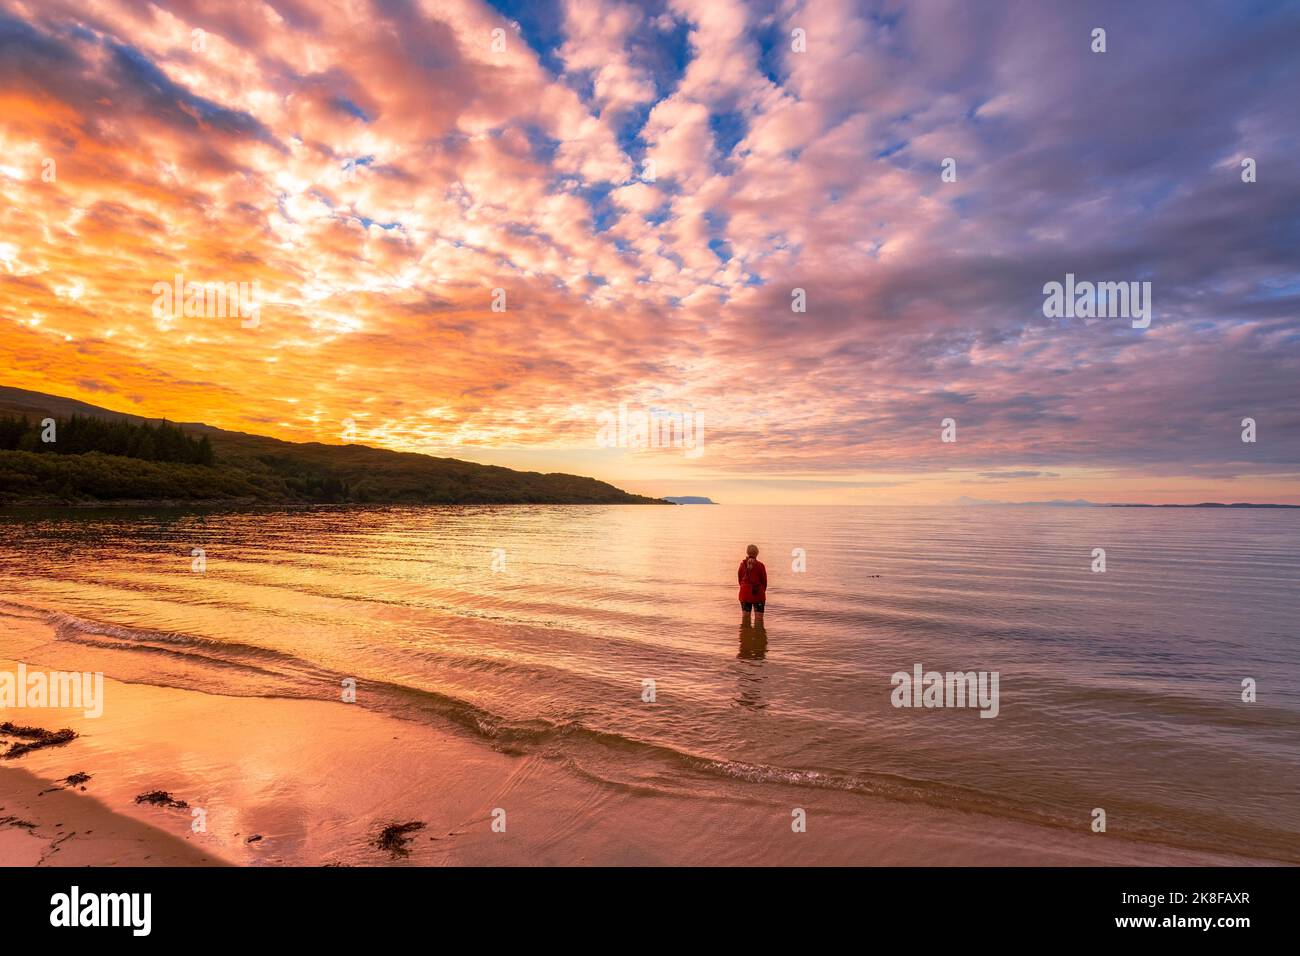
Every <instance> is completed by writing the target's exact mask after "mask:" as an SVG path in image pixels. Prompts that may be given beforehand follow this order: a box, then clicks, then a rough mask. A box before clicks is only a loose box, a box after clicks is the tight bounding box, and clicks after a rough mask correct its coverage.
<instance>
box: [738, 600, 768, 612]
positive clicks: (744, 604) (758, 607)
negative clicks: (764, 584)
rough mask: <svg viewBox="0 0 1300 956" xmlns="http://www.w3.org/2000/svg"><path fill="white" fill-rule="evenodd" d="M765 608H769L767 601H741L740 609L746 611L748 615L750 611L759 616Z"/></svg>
mask: <svg viewBox="0 0 1300 956" xmlns="http://www.w3.org/2000/svg"><path fill="white" fill-rule="evenodd" d="M765 607H767V602H766V601H741V602H740V609H741V610H742V611H744V612H745V613H746V614H748V613H749V612H750V611H757V612H758V613H759V614H762V613H763V608H765Z"/></svg>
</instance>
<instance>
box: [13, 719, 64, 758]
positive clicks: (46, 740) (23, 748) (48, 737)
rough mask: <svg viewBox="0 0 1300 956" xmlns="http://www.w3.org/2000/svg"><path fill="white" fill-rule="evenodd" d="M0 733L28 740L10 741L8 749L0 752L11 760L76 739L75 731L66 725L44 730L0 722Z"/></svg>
mask: <svg viewBox="0 0 1300 956" xmlns="http://www.w3.org/2000/svg"><path fill="white" fill-rule="evenodd" d="M0 734H5V735H6V736H9V737H25V738H26V739H27V740H29V741H30V743H11V744H10V745H9V749H8V750H6V751H5V752H4V753H3V754H0V757H2V758H4V759H5V760H13V759H14V758H15V757H21V756H22V755H23V754H26V753H31V752H32V751H33V750H40V749H41V748H42V747H58V746H60V745H61V744H66V743H68V742H69V741H71V740H76V739H77V733H76V731H74V730H70V729H69V728H67V727H64V728H63V729H62V730H46V729H45V728H44V727H19V726H17V725H16V724H11V723H9V721H5V722H4V723H3V724H0Z"/></svg>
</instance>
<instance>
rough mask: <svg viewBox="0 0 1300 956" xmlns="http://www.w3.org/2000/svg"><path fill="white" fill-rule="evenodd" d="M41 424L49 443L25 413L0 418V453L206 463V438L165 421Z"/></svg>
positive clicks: (81, 418) (80, 419)
mask: <svg viewBox="0 0 1300 956" xmlns="http://www.w3.org/2000/svg"><path fill="white" fill-rule="evenodd" d="M44 421H48V422H51V424H50V425H49V426H48V433H49V435H50V436H51V437H52V439H53V440H51V441H46V440H45V439H44V438H43V437H42V434H43V433H45V432H46V431H47V426H46V425H44V424H42V422H40V421H36V422H32V421H29V420H28V419H27V416H25V415H24V416H23V417H22V418H15V417H11V416H9V415H6V416H4V417H3V418H0V450H4V451H31V452H46V453H50V454H55V455H84V454H86V453H87V452H92V451H99V452H103V453H104V454H106V455H121V456H123V457H125V458H141V459H143V460H145V461H176V462H183V463H185V464H191V465H211V464H212V442H211V441H209V440H208V436H207V435H204V436H202V437H201V438H191V437H190V436H189V435H187V434H185V432H184V431H183V430H182V429H180V428H178V427H177V426H175V425H172V424H170V423H169V422H167V421H162V422H159V423H158V424H157V425H151V424H149V423H148V422H141V423H139V424H136V423H134V422H130V421H127V420H126V419H125V418H116V419H107V418H91V417H89V416H86V415H73V416H72V417H71V418H55V419H48V418H47V419H45V420H44Z"/></svg>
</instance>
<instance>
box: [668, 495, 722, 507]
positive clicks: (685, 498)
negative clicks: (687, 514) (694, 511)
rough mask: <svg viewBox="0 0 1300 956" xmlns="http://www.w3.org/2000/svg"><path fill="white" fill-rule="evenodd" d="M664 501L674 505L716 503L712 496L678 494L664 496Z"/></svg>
mask: <svg viewBox="0 0 1300 956" xmlns="http://www.w3.org/2000/svg"><path fill="white" fill-rule="evenodd" d="M664 501H667V502H670V503H671V504H675V505H716V504H717V502H716V501H714V500H713V499H712V498H701V497H700V496H699V495H678V496H676V497H672V498H664Z"/></svg>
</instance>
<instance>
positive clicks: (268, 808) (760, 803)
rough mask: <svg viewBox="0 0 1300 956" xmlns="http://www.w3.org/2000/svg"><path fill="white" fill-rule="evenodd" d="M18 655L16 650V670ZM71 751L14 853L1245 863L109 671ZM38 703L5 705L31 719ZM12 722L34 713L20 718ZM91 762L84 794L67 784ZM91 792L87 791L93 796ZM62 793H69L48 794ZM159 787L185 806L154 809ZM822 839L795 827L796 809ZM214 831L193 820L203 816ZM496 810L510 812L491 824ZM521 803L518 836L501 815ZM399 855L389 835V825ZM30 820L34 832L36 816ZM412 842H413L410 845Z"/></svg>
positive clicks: (1, 800) (45, 762)
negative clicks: (684, 773)
mask: <svg viewBox="0 0 1300 956" xmlns="http://www.w3.org/2000/svg"><path fill="white" fill-rule="evenodd" d="M0 666H7V667H11V668H12V667H13V666H14V662H11V661H5V662H0ZM105 686H106V695H107V697H108V699H109V700H110V701H111V702H112V706H110V707H108V708H106V710H105V713H104V715H103V716H102V717H100V718H97V719H88V718H85V717H84V716H82V715H81V714H80V713H76V712H70V711H61V710H45V711H43V712H41V713H40V721H39V723H40V724H42V725H43V726H46V727H47V728H54V727H65V726H66V727H70V728H71V729H73V730H75V731H76V732H77V733H78V735H79V736H78V737H77V738H76V739H75V740H73V741H71V742H70V743H67V744H63V745H60V746H55V747H49V748H45V749H41V750H37V751H34V752H31V753H28V754H25V755H23V756H21V757H19V758H17V759H12V760H4V761H2V762H0V818H3V821H4V822H3V824H0V863H3V864H4V865H7V866H31V865H38V866H82V865H96V866H120V865H158V866H166V865H220V864H236V865H311V866H315V865H350V866H367V865H393V864H396V865H456V864H472V865H505V866H510V865H540V864H567V865H575V864H577V865H581V864H612V865H663V864H683V863H684V864H715V865H744V864H757V865H780V864H791V865H801V864H802V865H807V864H813V865H819V864H820V865H836V864H845V865H848V864H856V865H990V864H993V865H1013V866H1014V865H1030V864H1032V865H1102V864H1118V865H1134V864H1144V865H1151V864H1191V865H1196V864H1207V865H1208V864H1226V863H1248V862H1251V861H1248V860H1238V859H1233V858H1230V857H1226V856H1214V855H1210V854H1203V853H1190V852H1183V851H1179V850H1172V849H1163V848H1158V847H1152V846H1150V845H1146V844H1141V843H1136V842H1128V841H1125V840H1123V839H1122V838H1115V837H1113V836H1110V835H1095V834H1089V833H1088V832H1087V829H1086V827H1085V826H1081V828H1080V832H1079V833H1077V834H1076V833H1067V832H1062V831H1060V830H1056V829H1051V828H1043V827H1035V826H1029V825H1024V824H1020V823H1015V822H1011V821H1004V820H997V819H993V818H981V817H979V816H978V815H974V814H969V813H963V812H952V811H943V810H938V809H934V808H927V807H919V806H915V805H907V804H903V803H899V802H895V801H891V800H883V799H882V800H867V799H864V798H863V797H862V796H861V795H845V794H837V793H834V792H833V791H826V792H822V793H817V794H815V795H813V799H812V800H810V799H809V797H810V795H809V793H808V792H807V791H802V792H796V791H795V790H794V789H793V788H787V787H782V786H779V785H765V784H740V783H735V782H732V783H729V784H727V785H725V786H720V787H719V789H718V791H717V792H715V793H712V794H708V795H699V794H690V795H687V794H678V793H673V792H672V789H671V783H670V782H666V783H665V786H664V787H663V788H662V789H660V790H658V791H653V790H646V789H641V790H636V789H631V788H626V787H621V786H614V785H610V784H608V783H604V782H601V781H596V780H592V779H590V778H587V777H584V776H582V775H579V774H576V773H574V772H572V771H571V770H570V769H568V768H567V767H566V766H565V762H564V761H563V760H553V759H548V758H547V757H544V756H537V755H526V756H516V755H510V754H507V753H503V752H498V751H497V750H494V749H493V748H491V747H490V746H487V745H485V744H483V743H481V742H479V741H476V740H471V739H468V738H467V737H465V736H464V735H462V734H460V733H458V732H455V731H452V730H448V731H447V732H440V731H438V730H436V729H432V728H429V727H427V726H424V725H419V724H416V723H413V722H410V721H404V720H398V719H394V718H390V717H386V716H383V715H377V714H374V713H370V712H367V711H365V710H363V709H361V708H360V707H357V706H354V705H348V704H344V703H341V702H340V703H338V704H332V703H328V702H322V701H301V700H283V699H254V698H236V697H223V696H219V695H210V694H203V693H196V692H192V691H181V690H175V689H171V688H159V687H149V686H143V685H133V684H124V683H120V682H117V681H112V680H108V681H106V684H105ZM34 713H36V712H35V711H22V712H15V711H13V710H10V711H8V712H0V720H15V716H16V715H17V716H19V717H21V719H22V720H24V721H26V722H28V723H33V722H34V721H32V719H31V718H32V715H33V714H34ZM15 722H16V723H17V722H19V721H18V720H15ZM74 773H82V774H89V775H90V779H89V780H88V781H86V782H85V783H84V784H82V785H81V786H73V787H67V786H65V785H61V784H60V781H63V780H65V779H66V778H67V777H68V776H70V775H72V774H74ZM83 787H84V789H83ZM51 788H60V789H51ZM157 790H162V791H165V792H167V793H169V794H170V795H171V797H172V798H173V799H174V800H176V801H183V802H184V803H186V804H187V805H188V806H187V807H185V808H174V807H166V806H156V805H150V804H146V803H137V802H136V799H135V798H136V797H137V796H138V795H140V794H144V793H147V792H151V791H157ZM795 808H801V809H803V810H804V811H806V814H807V820H808V825H807V831H806V832H804V833H795V832H793V831H792V828H791V820H792V811H793V810H794V809H795ZM196 809H198V810H201V811H203V815H204V816H205V830H204V831H203V832H195V830H194V829H193V828H192V827H193V823H194V821H195V819H196V817H195V812H194V811H195V810H196ZM494 811H495V812H496V813H495V816H494ZM500 811H504V812H505V818H504V819H505V828H504V832H500V830H499V827H500V824H498V829H496V830H494V827H493V824H494V820H499V819H500V816H501V814H500ZM406 823H418V824H421V826H420V827H418V828H412V829H410V830H409V831H408V832H407V833H406V834H405V836H404V837H403V839H405V840H406V841H407V842H406V843H405V845H404V846H400V847H399V848H398V849H396V850H394V849H382V848H380V847H378V846H376V845H375V843H376V840H377V838H378V837H379V835H380V833H381V831H382V830H383V828H384V827H385V826H387V825H389V824H406ZM29 824H30V825H29ZM400 842H401V841H400V840H399V843H400Z"/></svg>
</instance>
